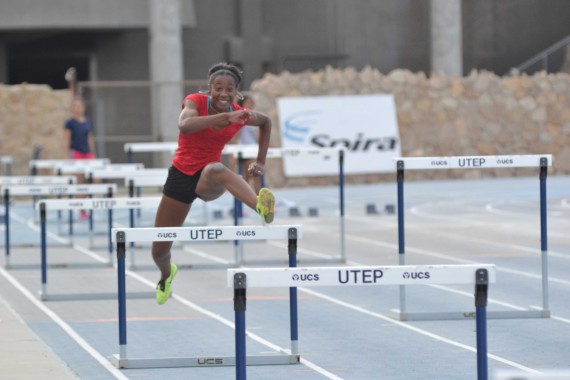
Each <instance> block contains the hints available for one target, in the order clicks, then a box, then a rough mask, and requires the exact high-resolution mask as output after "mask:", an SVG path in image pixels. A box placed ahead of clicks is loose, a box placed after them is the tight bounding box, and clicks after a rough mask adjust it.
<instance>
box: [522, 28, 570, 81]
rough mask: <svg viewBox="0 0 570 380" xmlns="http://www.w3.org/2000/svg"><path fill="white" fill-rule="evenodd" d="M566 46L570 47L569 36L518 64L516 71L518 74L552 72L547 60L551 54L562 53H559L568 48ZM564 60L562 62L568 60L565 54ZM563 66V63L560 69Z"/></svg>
mask: <svg viewBox="0 0 570 380" xmlns="http://www.w3.org/2000/svg"><path fill="white" fill-rule="evenodd" d="M568 45H570V35H569V36H567V37H566V38H564V39H562V40H560V41H558V42H556V43H554V44H552V45H551V46H549V47H548V48H546V49H544V50H543V51H541V52H540V53H538V54H536V55H535V56H534V57H532V58H530V59H528V60H526V61H525V62H523V63H522V64H520V65H519V66H517V70H518V71H519V72H528V71H530V70H532V71H533V72H534V71H541V70H543V71H547V72H548V71H552V70H549V63H550V60H549V58H550V57H552V55H553V54H556V53H563V52H561V51H562V50H563V49H566V48H567V47H568ZM563 55H564V59H563V62H564V61H566V60H567V59H568V57H566V54H564V53H563ZM563 66H564V63H563V64H562V67H563Z"/></svg>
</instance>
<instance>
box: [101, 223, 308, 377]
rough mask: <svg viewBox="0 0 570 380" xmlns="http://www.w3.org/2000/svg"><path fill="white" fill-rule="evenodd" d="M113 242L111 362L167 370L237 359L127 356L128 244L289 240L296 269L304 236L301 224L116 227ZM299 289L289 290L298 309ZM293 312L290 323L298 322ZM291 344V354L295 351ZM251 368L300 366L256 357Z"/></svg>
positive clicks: (293, 359) (281, 358) (289, 358)
mask: <svg viewBox="0 0 570 380" xmlns="http://www.w3.org/2000/svg"><path fill="white" fill-rule="evenodd" d="M112 235H113V239H114V241H115V242H116V245H117V247H116V250H117V271H118V276H117V277H118V291H119V310H118V311H119V354H115V355H113V358H112V362H113V364H114V365H115V366H117V367H118V368H167V367H207V366H233V365H235V364H236V358H235V357H233V356H232V357H227V356H208V357H180V358H129V357H128V355H127V312H126V310H127V307H126V296H125V294H126V286H125V255H126V245H127V244H128V243H130V242H137V241H144V242H153V241H211V242H215V241H222V240H268V239H286V240H288V242H289V244H288V251H289V266H290V267H294V266H296V254H297V240H298V239H300V238H301V237H302V232H301V226H299V225H281V226H279V225H274V226H207V227H172V228H171V227H160V228H114V229H113V234H112ZM296 291H297V289H292V290H291V291H290V297H291V300H292V301H291V303H292V304H293V301H294V303H295V306H296V302H297V293H296ZM294 312H296V308H295V310H292V311H291V314H292V315H291V320H292V321H293V319H294V320H295V321H296V319H297V316H296V315H295V316H293V313H294ZM294 350H295V348H294V342H292V351H294ZM247 360H248V364H250V365H277V364H298V363H299V357H298V355H296V354H293V352H292V353H291V354H288V353H284V352H283V353H278V354H276V355H256V356H249V357H248V358H247Z"/></svg>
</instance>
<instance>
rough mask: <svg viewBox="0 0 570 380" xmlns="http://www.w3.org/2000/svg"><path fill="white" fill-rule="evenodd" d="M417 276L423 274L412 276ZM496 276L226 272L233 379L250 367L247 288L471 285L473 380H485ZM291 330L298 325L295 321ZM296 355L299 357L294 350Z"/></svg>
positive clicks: (420, 268) (390, 269)
mask: <svg viewBox="0 0 570 380" xmlns="http://www.w3.org/2000/svg"><path fill="white" fill-rule="evenodd" d="M420 273H421V274H423V276H417V274H420ZM426 274H428V275H426ZM495 277H496V274H495V266H494V265H492V264H475V265H408V266H406V265H395V266H379V267H378V266H362V267H303V268H301V267H298V268H232V269H228V270H227V284H228V287H230V288H233V289H234V312H235V326H236V329H235V349H236V353H235V356H236V379H237V380H245V379H246V363H247V364H250V363H249V359H246V342H245V338H246V328H245V312H246V293H247V289H248V288H268V287H288V288H289V289H296V287H298V286H302V287H317V286H343V287H345V286H353V285H359V286H366V285H403V284H405V285H426V284H470V285H474V287H475V314H476V330H477V379H478V380H487V378H488V364H487V310H486V307H487V293H488V285H489V283H494V282H495ZM295 303H296V300H295ZM295 318H296V317H295ZM291 326H297V322H296V321H295V323H292V324H291ZM291 335H292V336H293V335H294V336H295V337H296V338H297V337H298V334H297V331H296V329H295V331H293V329H292V331H291ZM296 341H298V339H296ZM297 343H298V342H297ZM292 352H293V350H292ZM295 352H296V354H297V355H299V354H298V351H297V350H296V351H295Z"/></svg>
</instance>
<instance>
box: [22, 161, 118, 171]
mask: <svg viewBox="0 0 570 380" xmlns="http://www.w3.org/2000/svg"><path fill="white" fill-rule="evenodd" d="M110 163H111V160H110V159H108V158H94V159H91V160H74V159H37V160H30V162H29V164H28V165H29V167H30V170H31V172H32V175H36V174H37V172H38V169H51V170H55V169H56V168H57V167H69V168H86V167H103V166H105V165H107V164H110Z"/></svg>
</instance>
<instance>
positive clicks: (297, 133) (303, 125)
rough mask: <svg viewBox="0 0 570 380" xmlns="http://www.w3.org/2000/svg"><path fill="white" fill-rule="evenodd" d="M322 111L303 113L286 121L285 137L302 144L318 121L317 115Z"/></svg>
mask: <svg viewBox="0 0 570 380" xmlns="http://www.w3.org/2000/svg"><path fill="white" fill-rule="evenodd" d="M319 113H320V111H302V112H298V113H295V114H293V115H291V116H289V117H288V118H287V119H285V123H284V124H285V125H284V128H283V137H284V138H286V139H287V140H292V141H295V142H297V143H302V142H304V141H305V138H306V137H307V135H308V134H309V131H310V130H311V125H312V124H314V123H315V122H316V121H317V120H316V117H315V115H318V114H319Z"/></svg>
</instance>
